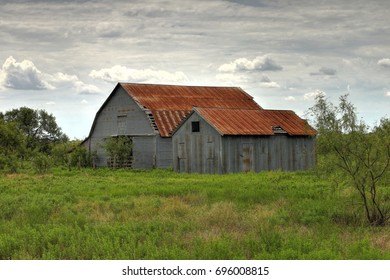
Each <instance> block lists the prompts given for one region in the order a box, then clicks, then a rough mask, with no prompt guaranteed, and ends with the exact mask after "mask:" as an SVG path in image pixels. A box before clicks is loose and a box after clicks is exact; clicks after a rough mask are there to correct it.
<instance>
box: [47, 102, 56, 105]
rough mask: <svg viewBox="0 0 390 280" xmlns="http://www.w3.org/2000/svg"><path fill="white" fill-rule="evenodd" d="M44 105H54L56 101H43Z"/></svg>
mask: <svg viewBox="0 0 390 280" xmlns="http://www.w3.org/2000/svg"><path fill="white" fill-rule="evenodd" d="M45 104H46V105H56V103H55V102H54V101H48V102H46V103H45Z"/></svg>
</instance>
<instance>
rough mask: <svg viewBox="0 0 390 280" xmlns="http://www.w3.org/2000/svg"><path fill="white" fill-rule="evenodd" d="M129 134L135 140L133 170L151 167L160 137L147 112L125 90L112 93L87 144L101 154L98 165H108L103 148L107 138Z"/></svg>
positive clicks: (97, 119) (98, 154)
mask: <svg viewBox="0 0 390 280" xmlns="http://www.w3.org/2000/svg"><path fill="white" fill-rule="evenodd" d="M117 135H128V136H130V137H132V139H133V158H134V160H133V167H134V168H151V167H153V166H154V157H155V154H156V140H155V138H156V136H155V131H154V130H153V129H152V126H151V124H150V121H149V119H148V118H147V116H146V114H145V112H144V111H143V110H142V109H141V108H140V107H139V106H138V105H137V104H136V103H135V102H134V100H133V99H132V98H130V97H129V96H128V94H127V93H126V92H125V91H124V90H123V89H122V88H121V87H118V88H117V90H116V92H114V93H113V94H111V96H110V98H109V99H108V100H107V103H105V104H104V105H103V107H102V108H101V110H100V111H99V112H98V114H97V116H96V119H95V121H94V127H93V128H92V131H91V135H90V138H89V140H88V141H87V142H86V143H85V144H84V145H86V146H87V148H88V149H89V150H90V151H91V152H95V151H96V152H97V158H96V161H95V163H96V165H97V166H106V165H107V155H106V153H105V151H104V149H103V148H102V147H101V144H102V143H103V140H104V139H105V138H107V137H111V136H117Z"/></svg>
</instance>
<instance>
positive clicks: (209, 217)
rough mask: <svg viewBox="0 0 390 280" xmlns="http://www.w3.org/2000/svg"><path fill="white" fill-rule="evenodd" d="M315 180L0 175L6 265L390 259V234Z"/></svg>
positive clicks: (348, 194) (155, 173)
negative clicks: (44, 261) (60, 261)
mask: <svg viewBox="0 0 390 280" xmlns="http://www.w3.org/2000/svg"><path fill="white" fill-rule="evenodd" d="M358 203H359V200H358V198H357V197H356V196H355V194H354V191H353V190H352V189H348V188H345V187H338V186H335V185H334V184H332V183H331V182H328V181H326V180H324V179H319V177H317V176H316V175H315V174H314V173H312V172H290V173H283V172H264V173H259V174H253V173H247V174H232V175H223V176H222V175H199V174H177V173H174V172H172V171H162V170H151V171H125V170H115V171H113V170H108V169H99V170H81V171H71V172H69V171H66V170H60V169H57V170H55V171H53V172H52V173H51V174H49V175H43V176H39V175H32V174H15V175H0V259H390V234H389V232H390V227H389V226H387V227H380V228H371V227H368V226H367V225H365V224H364V220H363V218H362V217H361V216H360V215H358V214H356V211H355V210H356V209H359V205H357V204H358Z"/></svg>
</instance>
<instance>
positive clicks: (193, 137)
mask: <svg viewBox="0 0 390 280" xmlns="http://www.w3.org/2000/svg"><path fill="white" fill-rule="evenodd" d="M192 122H199V132H192ZM172 141H173V168H174V170H176V171H179V172H196V173H211V174H212V173H221V168H220V167H221V164H220V161H221V158H220V153H219V151H220V148H221V136H220V135H219V134H218V133H217V132H216V131H215V129H214V128H213V127H211V126H210V125H209V124H208V123H207V122H206V121H204V120H203V119H202V118H200V117H199V116H198V115H197V114H192V115H191V116H190V117H189V119H187V121H186V122H185V123H184V124H183V125H182V126H181V127H180V128H179V130H178V131H177V132H176V133H175V134H174V135H173V137H172Z"/></svg>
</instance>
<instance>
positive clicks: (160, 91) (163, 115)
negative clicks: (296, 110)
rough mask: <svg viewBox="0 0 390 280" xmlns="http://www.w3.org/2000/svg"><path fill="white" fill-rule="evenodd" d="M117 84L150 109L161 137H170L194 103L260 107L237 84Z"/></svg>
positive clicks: (142, 105) (196, 105) (196, 104)
mask: <svg viewBox="0 0 390 280" xmlns="http://www.w3.org/2000/svg"><path fill="white" fill-rule="evenodd" d="M120 85H121V86H122V87H123V88H124V89H125V90H126V92H127V94H128V95H129V96H131V97H132V98H133V99H134V100H135V101H136V102H137V103H138V105H139V106H140V107H141V108H143V109H144V110H150V111H151V112H152V114H153V117H154V119H155V122H156V125H157V127H158V130H159V132H160V135H161V136H162V137H171V136H172V132H173V131H174V129H175V128H176V127H177V126H178V125H179V124H180V123H181V121H182V120H183V119H184V118H185V117H186V116H188V115H189V114H190V112H191V111H192V109H193V107H214V108H247V109H257V110H261V109H262V108H261V107H260V106H259V105H258V104H257V103H256V102H255V101H254V100H253V97H252V96H250V95H249V94H248V93H246V92H245V91H243V90H242V89H241V88H238V87H203V86H177V85H153V84H132V83H121V84H120Z"/></svg>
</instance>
